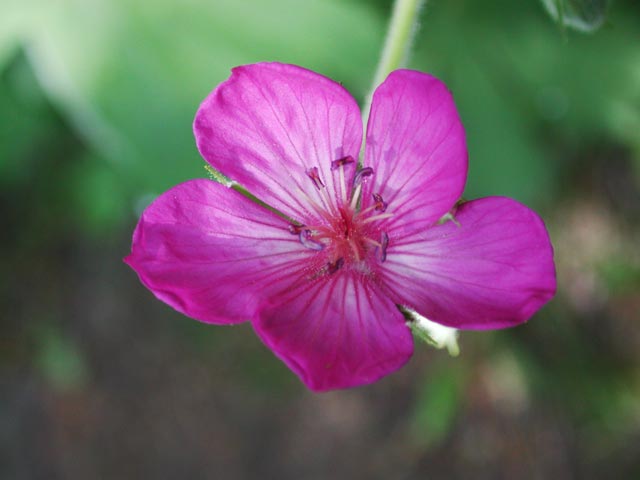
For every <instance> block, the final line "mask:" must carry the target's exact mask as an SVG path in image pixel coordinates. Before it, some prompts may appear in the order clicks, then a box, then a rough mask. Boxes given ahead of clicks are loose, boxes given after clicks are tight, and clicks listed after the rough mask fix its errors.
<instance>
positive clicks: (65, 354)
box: [36, 328, 88, 391]
mask: <svg viewBox="0 0 640 480" xmlns="http://www.w3.org/2000/svg"><path fill="white" fill-rule="evenodd" d="M36 361H37V365H38V367H39V369H40V372H41V373H42V375H43V376H44V377H45V378H46V380H47V381H49V383H50V384H51V386H52V387H53V388H54V389H56V390H59V391H67V390H71V389H74V388H78V387H81V386H82V385H83V384H84V383H85V382H86V381H87V377H88V372H87V367H86V365H85V362H84V359H83V358H82V355H81V354H80V352H79V350H78V349H77V347H76V345H75V344H74V343H73V342H72V341H71V340H70V339H69V338H67V337H65V336H63V335H62V333H61V332H59V331H58V330H56V329H54V328H48V329H44V330H43V331H42V332H41V334H40V351H39V355H38V357H37V359H36Z"/></svg>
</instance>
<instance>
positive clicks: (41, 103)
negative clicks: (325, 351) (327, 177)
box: [0, 0, 640, 479]
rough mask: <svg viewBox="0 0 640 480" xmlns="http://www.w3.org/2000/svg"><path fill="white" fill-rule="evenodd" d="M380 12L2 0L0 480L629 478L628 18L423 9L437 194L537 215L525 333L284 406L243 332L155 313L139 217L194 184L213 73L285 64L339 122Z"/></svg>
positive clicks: (632, 382) (638, 207) (634, 218)
mask: <svg viewBox="0 0 640 480" xmlns="http://www.w3.org/2000/svg"><path fill="white" fill-rule="evenodd" d="M389 9H390V2H387V1H382V0H378V1H365V0H361V1H358V0H343V1H339V0H308V1H305V2H300V1H296V0H272V1H268V2H267V1H259V0H245V1H242V2H237V1H234V0H59V1H51V0H49V1H45V0H41V1H38V0H20V1H18V0H2V4H1V5H0V222H1V223H0V321H1V328H2V330H1V335H0V389H1V390H0V391H1V394H0V478H3V479H4V478H6V479H41V478H42V479H93V478H105V479H106V478H119V479H129V478H131V479H138V478H160V479H164V478H166V479H173V478H189V479H205V478H221V479H250V478H273V479H327V478H332V479H377V478H394V479H419V478H420V479H421V478H431V479H441V478H442V479H468V478H474V479H496V478H498V479H499V478H510V479H512V478H517V479H550V478H554V479H573V478H579V479H601V478H615V479H634V478H640V249H639V246H640V4H639V3H638V2H637V1H635V0H627V1H623V0H620V1H616V2H614V3H613V5H612V6H611V8H610V11H609V16H608V18H607V20H606V21H605V23H604V25H603V26H602V28H600V29H599V30H598V31H597V32H595V33H593V34H584V33H580V32H575V31H572V30H570V29H563V28H562V27H560V26H558V25H557V24H556V23H554V22H553V21H552V20H551V18H550V17H549V16H548V15H547V13H546V12H545V10H544V8H543V7H542V5H541V4H540V2H538V1H535V0H528V1H523V2H513V1H510V0H490V1H485V2H477V1H474V0H452V1H447V2H445V1H433V2H429V3H428V5H427V8H426V9H425V11H424V12H423V16H422V21H423V22H422V23H423V25H422V29H421V31H420V33H419V35H418V37H417V38H416V42H415V46H416V48H415V53H414V56H413V58H412V61H411V63H410V66H411V67H413V68H416V69H420V70H424V71H429V72H432V73H434V74H436V75H437V76H439V77H440V78H442V79H443V80H444V81H445V82H446V83H447V84H448V85H449V87H450V88H451V90H452V91H453V93H454V96H455V99H456V102H457V104H458V107H459V110H460V113H461V115H462V118H463V121H464V123H465V126H466V130H467V135H468V144H469V151H470V161H471V166H470V172H469V183H468V186H467V190H466V192H465V197H467V198H474V197H479V196H486V195H508V196H512V197H515V198H516V199H518V200H520V201H523V202H525V203H527V204H528V205H529V206H531V207H533V208H535V209H536V210H538V211H539V212H540V213H541V215H542V216H543V217H544V218H545V220H546V222H547V225H548V227H549V229H550V232H551V237H552V239H553V242H554V246H555V251H556V261H557V269H558V280H559V282H558V284H559V288H558V294H557V296H556V298H555V299H554V300H553V301H552V302H551V303H550V304H549V305H547V306H546V307H545V308H544V309H543V310H542V311H541V312H539V313H538V314H537V315H536V316H535V317H534V318H533V319H532V320H531V321H530V322H529V323H528V324H526V325H524V326H521V327H518V328H515V329H512V330H508V331H499V332H488V333H465V332H463V333H462V334H461V336H460V346H461V354H460V356H458V357H457V358H454V357H450V356H449V355H448V354H447V353H446V352H445V351H441V350H435V349H433V348H432V347H430V346H427V345H425V344H419V345H417V348H416V354H415V356H414V358H413V359H412V360H411V362H410V363H409V365H408V366H407V367H405V368H404V369H403V370H401V371H399V372H398V373H396V374H394V375H391V376H389V377H387V378H385V379H384V380H382V381H380V382H379V383H377V384H375V385H371V386H368V387H362V388H358V389H353V390H348V391H338V392H332V393H327V394H321V395H317V394H312V393H310V392H309V391H307V390H306V389H305V388H304V387H303V386H302V384H301V383H300V382H299V381H298V379H297V378H296V377H295V375H293V374H292V373H291V372H290V371H288V370H287V369H286V367H285V366H284V365H283V364H282V363H280V362H279V361H278V360H277V359H276V358H275V357H274V356H273V355H272V353H271V352H270V351H269V350H268V349H266V348H265V347H264V346H263V345H262V344H261V343H260V342H259V340H257V339H256V337H255V335H254V334H253V332H252V330H251V327H250V326H248V325H243V326H236V327H226V328H225V327H212V326H207V325H203V324H199V323H198V322H195V321H193V320H190V319H187V318H185V317H183V316H181V315H179V314H177V313H176V312H174V311H173V310H171V309H170V308H169V307H167V306H165V305H164V304H162V303H160V302H158V301H157V300H155V299H154V297H153V296H152V295H151V293H149V292H148V291H147V290H146V289H145V288H144V287H143V286H142V285H141V284H140V283H139V282H138V280H137V277H136V275H135V274H134V273H133V272H132V271H131V270H130V269H128V267H126V265H124V263H123V262H122V257H124V256H125V255H126V254H127V253H128V250H129V246H130V238H131V233H132V231H133V227H134V225H135V223H136V221H137V217H138V215H139V214H140V212H141V210H142V209H143V208H144V207H145V206H146V205H147V204H148V203H149V202H150V200H151V199H153V198H154V196H156V195H157V194H159V193H161V192H162V191H164V190H166V189H167V188H169V187H170V186H172V185H175V184H177V183H179V182H181V181H184V180H187V179H189V178H194V177H205V176H206V174H205V170H204V168H203V166H204V162H203V160H202V159H201V158H200V157H199V155H198V152H197V150H196V148H195V143H194V140H193V137H192V133H191V122H192V119H193V115H194V113H195V111H196V109H197V107H198V105H199V102H200V101H201V100H202V99H203V98H204V97H205V96H206V95H207V93H208V92H209V91H210V90H211V89H212V88H213V87H214V86H215V85H216V84H218V83H219V82H221V81H222V80H224V79H225V78H226V77H227V76H228V74H229V69H230V68H231V67H232V66H235V65H239V64H246V63H251V62H256V61H264V60H278V61H283V62H289V63H296V64H300V65H302V66H305V67H308V68H311V69H313V70H315V71H318V72H320V73H323V74H325V75H327V76H329V77H331V78H333V79H335V80H338V81H340V82H342V83H343V84H344V85H345V86H346V87H347V88H348V89H349V90H350V91H351V92H352V93H353V94H354V96H355V97H356V98H357V99H358V100H359V101H362V100H363V99H364V96H365V94H366V92H367V89H368V87H369V82H370V79H371V78H372V76H373V72H374V69H375V65H376V63H377V59H378V54H379V50H380V47H381V44H382V41H383V37H384V32H385V27H386V23H387V19H388V15H389Z"/></svg>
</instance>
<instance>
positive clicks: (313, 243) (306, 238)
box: [299, 229, 324, 250]
mask: <svg viewBox="0 0 640 480" xmlns="http://www.w3.org/2000/svg"><path fill="white" fill-rule="evenodd" d="M299 238H300V243H301V244H302V245H304V246H305V247H307V248H308V249H310V250H322V249H323V248H324V244H323V243H320V242H318V241H317V240H314V239H313V238H311V230H309V229H306V230H303V229H300V237H299Z"/></svg>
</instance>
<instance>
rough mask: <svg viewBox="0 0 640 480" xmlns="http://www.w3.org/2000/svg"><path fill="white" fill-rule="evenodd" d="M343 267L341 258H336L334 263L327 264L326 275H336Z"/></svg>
mask: <svg viewBox="0 0 640 480" xmlns="http://www.w3.org/2000/svg"><path fill="white" fill-rule="evenodd" d="M343 265H344V258H343V257H340V258H338V259H337V260H336V261H335V262H329V263H327V273H328V274H329V275H332V274H334V273H336V272H337V271H338V270H340V269H341V268H342V266H343Z"/></svg>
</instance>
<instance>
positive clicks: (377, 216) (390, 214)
mask: <svg viewBox="0 0 640 480" xmlns="http://www.w3.org/2000/svg"><path fill="white" fill-rule="evenodd" d="M390 217H393V213H381V214H380V215H374V216H373V217H369V218H365V219H364V220H363V221H362V223H363V224H364V223H369V222H375V221H376V220H382V219H384V218H390Z"/></svg>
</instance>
